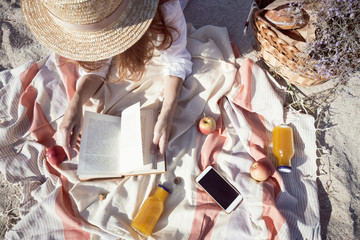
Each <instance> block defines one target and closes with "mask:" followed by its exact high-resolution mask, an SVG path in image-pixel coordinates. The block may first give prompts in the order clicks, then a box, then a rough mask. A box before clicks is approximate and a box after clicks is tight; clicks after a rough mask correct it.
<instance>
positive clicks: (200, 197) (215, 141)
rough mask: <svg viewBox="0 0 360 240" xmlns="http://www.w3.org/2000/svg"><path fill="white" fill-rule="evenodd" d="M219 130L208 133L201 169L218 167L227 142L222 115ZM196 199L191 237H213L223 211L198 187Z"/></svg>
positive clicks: (203, 149) (201, 156)
mask: <svg viewBox="0 0 360 240" xmlns="http://www.w3.org/2000/svg"><path fill="white" fill-rule="evenodd" d="M216 125H217V128H218V129H217V130H216V132H215V133H213V134H211V135H208V136H207V137H206V139H205V142H204V144H203V147H202V148H201V153H200V161H199V164H198V166H199V169H200V171H202V170H204V169H205V168H206V167H207V166H209V165H211V166H213V167H214V168H216V164H217V158H218V155H219V152H220V151H221V150H222V148H223V146H224V144H225V142H226V131H224V129H223V120H222V117H221V115H220V116H219V118H218V119H217V121H216ZM196 196H197V199H196V210H195V215H194V220H193V224H192V229H191V234H190V237H189V239H193V240H195V239H196V240H197V239H211V233H212V230H213V227H214V225H215V222H216V219H217V216H218V215H219V213H220V212H221V209H220V207H219V206H218V205H217V204H216V203H215V202H214V201H213V200H212V199H211V197H210V196H209V195H208V194H207V193H206V192H205V191H203V190H202V189H200V188H199V187H198V189H197V195H196Z"/></svg>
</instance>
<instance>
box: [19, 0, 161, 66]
mask: <svg viewBox="0 0 360 240" xmlns="http://www.w3.org/2000/svg"><path fill="white" fill-rule="evenodd" d="M157 6H158V0H130V2H129V4H128V6H127V8H126V10H125V11H124V12H123V13H122V14H121V16H119V18H118V20H117V21H115V22H113V23H112V24H110V25H109V26H107V27H106V28H104V29H101V30H99V31H92V32H90V31H79V30H76V29H73V28H70V27H65V26H63V25H61V24H58V23H57V22H56V21H54V19H53V17H52V16H50V13H49V12H48V10H47V9H46V8H45V7H44V5H43V4H42V3H41V1H40V0H22V1H21V8H22V11H23V14H24V16H25V21H26V22H27V25H28V26H29V28H30V30H31V32H32V33H33V34H34V36H35V37H36V38H37V39H38V41H39V42H40V43H42V44H43V45H45V46H46V47H47V48H49V49H51V50H54V51H55V52H56V53H57V54H59V55H61V56H63V57H66V58H68V59H72V60H78V61H98V60H103V59H107V58H110V57H113V56H115V55H117V54H120V53H122V52H124V51H125V50H126V49H128V48H130V47H131V46H132V45H134V44H135V43H136V42H137V41H138V40H139V39H140V38H141V37H142V36H143V35H144V33H145V32H146V31H147V29H148V28H149V26H150V24H151V22H152V19H153V18H154V16H155V13H156V10H157Z"/></svg>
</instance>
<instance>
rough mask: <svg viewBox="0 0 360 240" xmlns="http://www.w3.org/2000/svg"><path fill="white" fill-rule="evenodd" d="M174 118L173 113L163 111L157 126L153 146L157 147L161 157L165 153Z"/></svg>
mask: <svg viewBox="0 0 360 240" xmlns="http://www.w3.org/2000/svg"><path fill="white" fill-rule="evenodd" d="M173 112H174V111H173ZM172 118H173V113H172V112H171V111H166V112H165V111H161V112H160V114H159V117H158V119H157V121H156V124H155V128H154V138H153V144H154V145H155V148H156V149H155V150H158V151H159V152H160V154H161V155H163V154H164V153H165V149H166V145H167V142H168V139H169V135H170V129H171V124H172Z"/></svg>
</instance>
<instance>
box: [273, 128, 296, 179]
mask: <svg viewBox="0 0 360 240" xmlns="http://www.w3.org/2000/svg"><path fill="white" fill-rule="evenodd" d="M272 134H273V153H274V155H275V157H276V160H277V169H278V171H279V172H285V173H289V172H291V158H292V157H293V156H294V137H293V130H292V128H291V127H290V126H288V125H285V124H283V125H280V126H276V127H275V128H274V129H273V131H272Z"/></svg>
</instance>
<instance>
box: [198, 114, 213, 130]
mask: <svg viewBox="0 0 360 240" xmlns="http://www.w3.org/2000/svg"><path fill="white" fill-rule="evenodd" d="M198 127H199V131H200V132H201V133H203V134H205V135H209V134H211V133H213V132H215V129H216V122H215V120H214V119H213V118H212V117H207V116H205V114H204V117H202V118H201V119H200V121H199V125H198Z"/></svg>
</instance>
